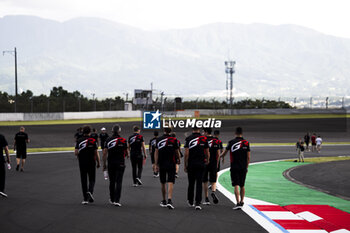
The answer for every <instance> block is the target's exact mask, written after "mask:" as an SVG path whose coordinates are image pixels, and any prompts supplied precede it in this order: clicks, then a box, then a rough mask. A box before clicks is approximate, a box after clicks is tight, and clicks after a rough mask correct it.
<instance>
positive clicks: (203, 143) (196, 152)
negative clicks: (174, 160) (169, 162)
mask: <svg viewBox="0 0 350 233" xmlns="http://www.w3.org/2000/svg"><path fill="white" fill-rule="evenodd" d="M184 147H185V148H188V149H189V157H188V166H189V167H191V166H204V165H205V162H206V161H205V159H206V156H205V153H204V150H205V149H207V148H209V145H208V141H207V137H205V136H202V135H201V134H200V133H193V134H192V135H190V136H188V137H187V138H186V141H185V146H184Z"/></svg>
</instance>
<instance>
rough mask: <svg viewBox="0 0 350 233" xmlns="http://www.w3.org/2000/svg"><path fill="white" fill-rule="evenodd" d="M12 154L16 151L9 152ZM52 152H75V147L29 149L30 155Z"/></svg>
mask: <svg viewBox="0 0 350 233" xmlns="http://www.w3.org/2000/svg"><path fill="white" fill-rule="evenodd" d="M9 151H10V154H13V153H14V151H13V150H12V149H11V150H9ZM51 151H74V147H47V148H28V149H27V152H28V153H34V152H51Z"/></svg>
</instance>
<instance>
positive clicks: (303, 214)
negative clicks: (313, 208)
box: [297, 211, 323, 222]
mask: <svg viewBox="0 0 350 233" xmlns="http://www.w3.org/2000/svg"><path fill="white" fill-rule="evenodd" d="M297 215H298V216H300V217H302V218H303V219H305V220H306V221H308V222H314V221H318V220H321V219H323V218H321V217H319V216H317V215H316V214H313V213H311V212H310V211H304V212H300V213H297Z"/></svg>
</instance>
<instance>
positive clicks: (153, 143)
mask: <svg viewBox="0 0 350 233" xmlns="http://www.w3.org/2000/svg"><path fill="white" fill-rule="evenodd" d="M153 135H154V137H153V138H152V139H151V140H150V141H149V145H148V151H149V154H150V156H151V161H152V169H153V177H154V178H156V177H158V176H159V174H158V172H157V170H156V164H155V160H154V152H155V150H156V148H155V147H156V141H157V138H158V135H159V133H158V131H154V132H153Z"/></svg>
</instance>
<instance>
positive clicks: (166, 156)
mask: <svg viewBox="0 0 350 233" xmlns="http://www.w3.org/2000/svg"><path fill="white" fill-rule="evenodd" d="M156 149H158V165H159V167H160V168H171V167H175V164H176V153H175V151H176V150H177V149H179V145H178V141H177V139H176V138H174V137H170V135H168V134H164V135H163V136H161V137H159V138H157V141H156Z"/></svg>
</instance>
